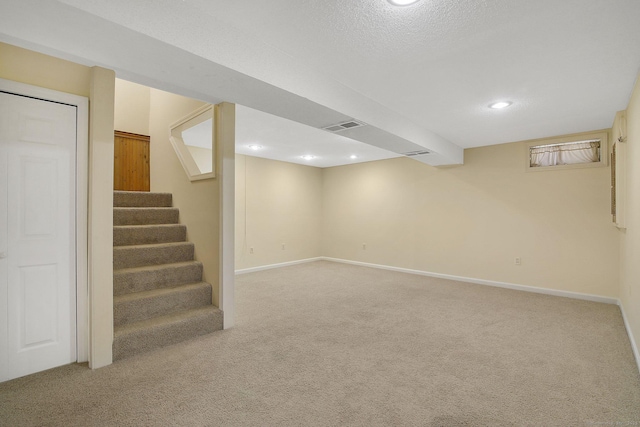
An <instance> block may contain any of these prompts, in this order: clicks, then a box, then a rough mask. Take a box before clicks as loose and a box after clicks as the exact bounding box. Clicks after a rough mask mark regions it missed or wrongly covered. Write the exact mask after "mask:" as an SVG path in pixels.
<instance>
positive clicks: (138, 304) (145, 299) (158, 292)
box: [113, 282, 211, 326]
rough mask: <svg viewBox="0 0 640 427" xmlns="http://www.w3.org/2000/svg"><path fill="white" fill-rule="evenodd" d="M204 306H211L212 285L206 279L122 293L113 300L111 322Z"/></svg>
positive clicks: (117, 324)
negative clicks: (186, 283)
mask: <svg viewBox="0 0 640 427" xmlns="http://www.w3.org/2000/svg"><path fill="white" fill-rule="evenodd" d="M207 305H211V285H210V284H209V283H205V282H200V283H191V284H188V285H182V286H176V287H172V288H164V289H154V290H151V291H145V292H136V293H133V294H127V295H121V296H117V297H114V299H113V324H114V326H122V325H126V324H129V323H133V322H139V321H142V320H147V319H151V318H152V317H158V316H165V315H168V314H172V313H176V312H178V311H184V310H190V309H194V308H199V307H205V306H207Z"/></svg>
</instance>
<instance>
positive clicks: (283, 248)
mask: <svg viewBox="0 0 640 427" xmlns="http://www.w3.org/2000/svg"><path fill="white" fill-rule="evenodd" d="M282 250H283V251H284V250H285V246H284V243H283V244H282Z"/></svg>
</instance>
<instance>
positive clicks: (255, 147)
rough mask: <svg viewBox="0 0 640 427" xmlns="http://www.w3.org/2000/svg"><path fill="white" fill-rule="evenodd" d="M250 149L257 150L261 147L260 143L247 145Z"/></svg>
mask: <svg viewBox="0 0 640 427" xmlns="http://www.w3.org/2000/svg"><path fill="white" fill-rule="evenodd" d="M249 148H250V149H252V150H253V151H258V150H261V149H262V145H258V144H251V145H250V146H249Z"/></svg>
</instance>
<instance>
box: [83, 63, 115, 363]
mask: <svg viewBox="0 0 640 427" xmlns="http://www.w3.org/2000/svg"><path fill="white" fill-rule="evenodd" d="M114 94H115V72H113V71H111V70H107V69H104V68H100V67H93V68H92V69H91V92H90V98H89V99H90V101H89V367H91V368H92V369H95V368H100V367H102V366H106V365H109V364H111V362H112V343H113V106H114Z"/></svg>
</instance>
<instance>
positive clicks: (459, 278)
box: [321, 257, 618, 304]
mask: <svg viewBox="0 0 640 427" xmlns="http://www.w3.org/2000/svg"><path fill="white" fill-rule="evenodd" d="M321 258H322V259H323V260H325V261H332V262H341V263H343V264H353V265H359V266H363V267H371V268H379V269H382V270H390V271H398V272H400V273H409V274H417V275H419V276H428V277H438V278H440V279H448V280H456V281H458V282H466V283H475V284H477V285H486V286H494V287H497V288H505V289H514V290H518V291H525V292H533V293H536V294H545V295H554V296H558V297H566V298H574V299H581V300H586V301H594V302H602V303H605V304H618V299H617V298H610V297H603V296H600V295H592V294H583V293H580V292H570V291H559V290H556V289H547V288H538V287H536V286H527V285H517V284H515V283H506V282H496V281H493V280H485V279H474V278H472V277H463V276H453V275H450V274H440V273H432V272H429V271H422V270H412V269H409V268H401V267H392V266H389V265H380V264H370V263H367V262H360V261H350V260H346V259H339V258H330V257H321Z"/></svg>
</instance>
